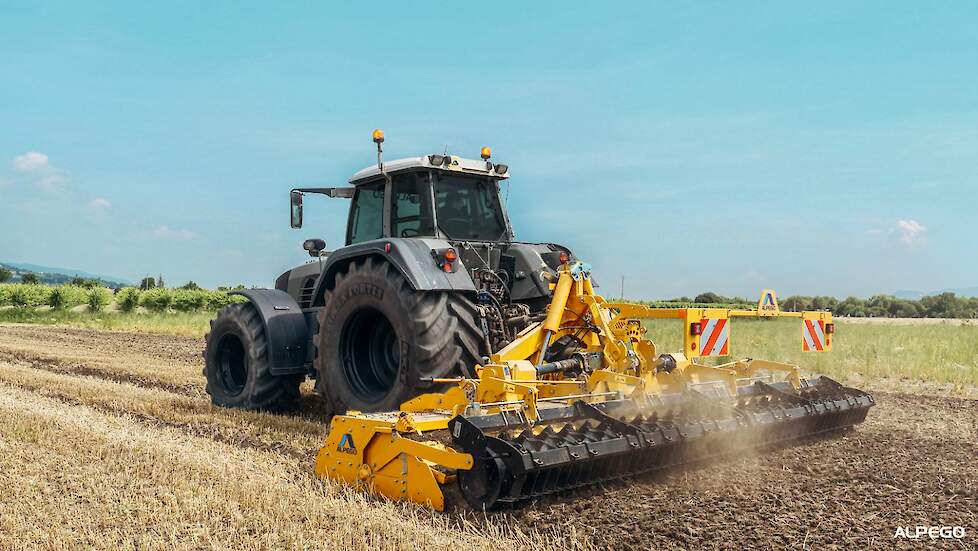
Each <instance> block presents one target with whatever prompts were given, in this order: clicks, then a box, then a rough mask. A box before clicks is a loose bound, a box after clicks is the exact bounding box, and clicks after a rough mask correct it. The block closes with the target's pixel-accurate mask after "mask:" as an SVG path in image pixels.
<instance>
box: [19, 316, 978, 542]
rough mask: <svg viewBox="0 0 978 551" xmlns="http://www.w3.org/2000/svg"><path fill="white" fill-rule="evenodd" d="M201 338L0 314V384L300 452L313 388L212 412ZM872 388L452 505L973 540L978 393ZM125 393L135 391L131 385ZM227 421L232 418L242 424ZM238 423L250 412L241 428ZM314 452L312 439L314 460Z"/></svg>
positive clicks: (497, 520) (700, 538)
mask: <svg viewBox="0 0 978 551" xmlns="http://www.w3.org/2000/svg"><path fill="white" fill-rule="evenodd" d="M202 346H203V343H202V340H201V339H191V338H186V337H169V336H162V335H149V334H141V333H140V334H136V333H123V332H104V331H94V330H87V329H71V328H64V327H50V326H29V325H0V383H3V384H8V385H13V386H16V387H18V388H20V389H26V390H28V391H31V392H37V393H41V394H44V396H45V398H56V399H58V400H61V401H63V402H64V403H66V404H74V403H83V404H88V405H91V406H92V407H95V408H97V409H100V410H101V409H105V410H106V411H108V412H112V413H118V412H119V410H120V409H122V410H126V409H127V408H129V409H132V410H133V411H131V417H132V418H133V419H135V420H136V421H137V422H142V423H146V424H153V423H156V424H161V423H162V424H165V425H166V426H167V427H169V428H178V429H180V430H184V431H185V432H187V433H189V434H193V435H195V436H201V435H203V436H207V437H211V438H213V439H215V440H217V441H219V442H225V443H226V442H232V443H235V444H236V445H239V446H243V447H255V448H259V449H263V450H267V449H269V446H271V447H272V448H274V443H270V441H269V439H270V438H272V439H273V438H278V437H280V436H281V435H282V434H286V435H287V436H289V437H290V438H292V436H293V435H294V438H292V440H293V442H292V443H291V444H289V443H283V444H282V445H283V447H284V449H283V450H282V451H283V452H284V451H287V452H288V453H285V457H286V458H287V460H288V461H295V462H296V463H301V462H302V461H303V458H302V453H299V452H301V450H304V449H310V448H309V446H310V443H311V442H314V441H315V438H316V436H315V435H314V434H310V433H311V432H314V431H315V429H314V426H315V425H313V428H312V429H310V421H315V420H316V419H317V415H319V411H320V410H319V409H318V408H317V406H316V404H317V399H316V398H315V397H313V396H304V399H303V407H302V411H300V412H299V415H298V417H296V418H295V420H294V422H292V421H289V422H288V423H286V422H285V421H286V420H285V419H283V420H282V421H283V422H282V423H278V422H276V421H275V420H274V419H268V418H266V417H261V416H242V417H240V418H239V417H231V418H228V416H227V415H223V414H222V413H221V412H220V411H219V412H216V413H215V412H212V411H210V410H209V409H208V407H207V402H208V399H207V395H206V393H205V392H204V391H203V378H202V377H201V375H200V372H201V367H202V364H201V358H200V351H201V347H202ZM26 369H30V370H36V373H37V377H38V378H39V379H40V378H41V377H42V376H44V377H63V378H66V382H65V383H64V384H63V385H61V387H59V389H47V388H45V387H44V385H42V384H40V383H37V382H36V381H35V382H34V383H29V382H28V381H26V380H25V375H24V373H31V372H34V371H25V370H26ZM52 374H54V375H52ZM76 377H77V378H85V380H88V378H95V379H98V380H105V381H113V382H116V383H122V384H125V385H135V386H136V387H139V388H141V389H147V390H146V392H147V393H153V394H146V396H152V397H154V399H156V400H157V401H159V400H163V398H160V396H162V397H164V398H165V397H166V396H169V395H171V394H172V396H173V398H172V400H173V404H175V405H174V406H173V407H174V410H175V411H176V413H172V414H170V413H167V412H166V410H165V409H162V408H165V407H169V406H167V405H166V404H168V403H169V402H166V403H165V404H164V405H161V406H159V408H161V409H152V408H149V407H148V406H147V409H145V410H140V409H139V408H137V407H135V406H134V405H126V404H127V402H125V401H124V400H123V401H119V400H116V401H112V400H110V399H109V397H92V396H90V395H88V394H85V393H84V392H83V391H82V390H83V388H82V385H80V384H79V385H78V386H77V389H78V390H74V389H75V387H74V386H72V384H71V383H72V381H74V379H71V378H76ZM79 380H81V379H79ZM137 390H138V389H137ZM72 393H77V395H73V394H72ZM874 396H875V397H876V399H877V402H878V404H877V406H876V407H874V408H873V409H872V410H871V411H870V414H869V418H868V419H867V421H866V422H865V423H864V424H862V425H860V426H858V427H857V428H856V429H855V430H852V431H848V432H845V433H841V434H837V435H833V436H829V437H820V438H814V439H809V440H806V441H802V442H798V443H795V444H793V445H786V446H779V447H775V448H771V449H765V450H758V451H756V452H754V453H750V454H746V455H745V454H740V455H738V456H735V457H723V458H719V459H717V460H714V461H711V462H709V463H706V464H700V465H698V466H696V467H694V468H688V469H685V470H681V471H672V472H665V473H659V474H656V475H650V476H645V477H639V478H633V479H627V480H622V481H618V482H615V483H610V484H605V485H602V486H598V487H592V488H590V489H586V490H581V491H576V492H571V493H567V494H562V495H557V496H553V497H548V498H546V499H543V500H539V501H536V502H532V503H529V504H527V505H526V506H523V507H521V508H519V509H515V510H511V511H503V512H499V513H491V514H489V515H476V514H473V513H468V514H466V515H462V516H458V517H456V518H457V520H458V521H459V522H458V524H459V525H465V524H468V525H469V526H471V525H473V524H474V525H476V526H484V527H487V526H492V527H493V531H494V532H495V531H498V530H499V529H500V528H503V529H505V531H509V532H513V533H527V532H530V533H537V534H543V535H547V534H560V535H562V536H563V538H562V543H563V545H561V543H560V541H558V542H557V543H556V544H553V542H551V543H552V545H553V546H556V547H561V546H564V545H567V544H568V542H574V541H580V542H581V543H584V544H585V545H593V546H595V547H599V548H614V549H647V548H690V547H706V548H744V547H747V548H758V547H760V548H778V549H780V548H785V547H812V548H825V547H829V548H833V547H834V548H841V549H851V548H865V547H873V546H881V547H892V546H907V547H922V546H928V547H930V546H934V545H940V546H947V547H960V548H975V546H976V545H978V493H976V487H978V401H976V400H971V399H962V398H953V397H940V396H922V395H909V394H899V393H883V392H876V393H875V394H874ZM132 399H133V400H138V396H137V394H136V393H134V394H133V398H132ZM198 402H200V403H198ZM133 403H135V402H133ZM160 403H161V404H163V402H160ZM120 404H121V405H120ZM198 410H200V411H198ZM185 418H186V419H192V421H185V420H184V419H185ZM234 422H240V423H242V428H241V431H240V434H238V433H237V432H236V430H237V429H236V428H235V425H234V424H233V423H234ZM246 423H250V424H251V428H250V429H249V430H247V431H246V430H245V428H244V426H243V425H244V424H246ZM266 425H267V426H266ZM249 431H250V432H249ZM289 431H291V432H289ZM275 435H279V436H275ZM0 436H2V429H0ZM312 463H313V456H312V452H310V454H309V457H308V468H309V470H310V471H311V470H312ZM0 510H2V503H0ZM916 526H960V527H963V528H964V530H965V537H964V538H963V539H956V540H938V541H932V540H930V539H929V538H926V537H925V539H924V540H923V541H921V540H907V539H902V538H896V537H894V534H895V532H896V531H897V529H898V527H905V528H909V529H910V530H911V532H913V530H914V529H915V527H916Z"/></svg>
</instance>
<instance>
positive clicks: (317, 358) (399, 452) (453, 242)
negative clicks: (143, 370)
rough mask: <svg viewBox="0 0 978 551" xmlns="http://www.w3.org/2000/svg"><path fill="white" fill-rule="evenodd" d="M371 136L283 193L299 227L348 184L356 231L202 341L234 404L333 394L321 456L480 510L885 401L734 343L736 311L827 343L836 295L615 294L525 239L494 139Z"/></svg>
mask: <svg viewBox="0 0 978 551" xmlns="http://www.w3.org/2000/svg"><path fill="white" fill-rule="evenodd" d="M373 139H374V142H375V143H376V146H377V164H376V166H372V167H369V168H367V169H364V170H361V171H360V172H357V173H356V174H354V175H353V177H352V178H351V179H350V183H351V184H352V185H351V186H348V187H333V188H300V189H294V190H292V192H291V194H290V208H291V225H292V227H293V228H300V227H302V222H303V198H304V197H305V196H308V195H314V194H318V195H325V196H328V197H332V198H344V199H350V200H351V204H350V213H349V218H348V220H347V229H346V245H345V246H344V247H342V248H339V249H336V250H334V251H331V252H328V251H326V244H325V243H324V242H323V241H322V240H320V239H309V240H306V241H305V242H304V244H303V248H304V249H305V250H306V251H308V253H309V254H310V256H312V258H313V260H311V261H309V262H308V263H306V264H303V265H301V266H298V267H296V268H293V269H291V270H289V271H287V272H285V273H284V274H282V275H281V276H280V277H279V278H278V279H277V280H276V283H275V288H274V289H251V290H244V291H240V292H239V294H241V295H244V296H245V297H246V299H247V301H246V302H244V303H239V304H234V305H232V306H230V307H228V308H225V309H224V310H221V311H220V312H219V313H218V315H217V318H216V319H215V320H214V321H213V322H212V323H211V331H210V333H209V334H208V336H207V348H206V350H205V352H204V356H205V364H206V365H205V369H204V373H205V375H206V377H207V391H208V392H209V393H210V395H211V397H212V399H213V401H214V403H215V404H218V405H221V406H227V407H238V408H246V409H263V410H283V409H287V408H289V407H290V406H291V405H293V404H294V403H295V402H296V400H297V399H298V397H299V385H300V384H301V383H302V382H303V381H304V380H305V379H306V378H307V377H312V378H314V379H315V381H316V385H315V388H316V391H317V393H318V394H320V395H322V396H323V397H324V399H325V401H326V404H327V406H328V410H329V412H330V414H331V415H330V417H331V419H330V425H329V430H328V432H327V434H326V437H325V442H324V444H323V447H322V448H321V449H320V451H319V454H318V456H317V458H316V473H317V474H318V475H320V476H322V477H325V478H330V479H333V480H337V481H342V482H344V483H347V484H350V485H353V486H356V487H360V488H362V489H364V490H366V491H371V492H375V493H378V494H382V495H384V496H387V497H389V498H392V499H398V500H408V501H414V502H417V503H420V504H424V505H427V506H430V507H433V508H435V509H438V510H444V509H445V508H446V507H447V506H448V505H449V504H448V503H446V494H448V495H456V494H460V495H461V498H462V500H463V501H464V503H465V504H467V505H468V506H469V507H470V508H472V509H475V510H487V509H492V508H496V507H499V506H502V505H505V504H517V503H522V502H526V501H528V500H532V499H533V498H536V497H538V496H542V495H547V494H551V493H555V492H560V491H564V490H568V489H573V488H577V487H580V486H584V485H588V484H593V483H596V482H601V481H604V480H608V479H612V478H619V477H623V476H629V475H634V474H639V473H644V472H648V471H652V470H656V469H662V468H667V467H673V466H677V465H682V464H686V463H690V462H697V461H701V460H703V459H706V458H709V457H713V456H717V455H722V454H730V453H737V452H738V451H739V450H742V449H745V448H747V447H757V446H763V445H767V444H770V443H773V442H782V441H788V440H792V439H797V438H801V437H806V436H811V435H815V434H821V433H827V432H833V431H838V430H844V429H848V428H850V427H852V426H854V425H856V424H858V423H860V422H862V421H863V420H864V419H865V418H866V415H867V413H868V411H869V408H870V407H872V406H873V404H874V401H873V398H872V397H871V396H870V395H869V394H867V393H865V392H863V391H861V390H858V389H854V388H849V387H845V386H843V385H841V384H839V383H838V382H836V381H833V380H832V379H829V378H827V377H818V378H815V379H808V378H805V377H803V376H802V374H801V370H800V368H799V367H798V366H796V365H791V364H786V363H781V362H777V361H770V360H760V359H750V358H747V359H739V360H730V359H729V356H730V334H731V329H730V322H731V320H732V319H734V318H737V317H755V318H772V317H793V318H799V319H800V321H801V337H802V338H801V339H800V341H801V346H802V349H803V350H805V351H810V352H816V353H818V352H827V351H830V350H831V349H832V342H833V340H834V338H835V323H834V322H833V319H832V314H831V313H830V312H825V311H813V312H783V311H781V310H780V309H779V308H778V304H777V298H776V295H775V293H774V292H773V291H771V290H764V291H762V292H761V298H760V300H759V301H758V304H757V308H756V309H744V310H737V309H728V308H703V307H691V308H651V307H647V306H642V305H637V304H629V303H614V302H609V301H607V300H605V299H604V298H603V297H601V296H600V295H598V294H597V293H596V292H595V287H596V285H595V284H594V282H593V280H592V278H591V267H590V266H589V265H588V264H586V263H584V262H582V261H581V260H580V259H579V258H577V257H576V256H575V255H574V253H573V252H572V251H571V250H570V249H568V248H567V247H565V246H563V245H558V244H555V243H523V242H519V241H516V239H515V235H514V233H513V229H512V227H511V226H510V222H509V218H508V217H507V215H506V210H505V208H504V204H503V201H502V198H501V196H500V182H501V181H503V180H505V179H507V178H508V177H509V168H508V167H507V166H506V165H504V164H498V163H494V162H492V160H491V152H490V150H489V148H483V150H482V152H481V157H482V159H481V160H470V159H463V158H460V157H456V156H453V155H436V154H435V155H427V156H423V157H415V158H408V159H400V160H396V161H391V162H388V163H385V162H384V161H383V157H382V143H383V141H384V136H383V133H382V132H380V131H379V130H376V131H374V135H373ZM653 318H669V319H676V320H679V321H680V324H679V327H681V329H682V332H683V339H682V342H683V345H682V346H683V349H682V350H674V351H668V352H660V351H659V350H657V348H656V346H655V344H654V343H653V342H652V341H651V340H649V339H648V338H646V336H645V333H646V331H647V329H646V327H645V326H644V325H643V324H642V323H641V320H642V319H653ZM703 359H705V360H713V361H712V363H708V362H706V361H703ZM698 360H699V361H698ZM447 485H454V486H456V487H457V492H445V491H443V488H445V487H446V486H447Z"/></svg>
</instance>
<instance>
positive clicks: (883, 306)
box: [629, 293, 978, 318]
mask: <svg viewBox="0 0 978 551" xmlns="http://www.w3.org/2000/svg"><path fill="white" fill-rule="evenodd" d="M629 302H638V303H639V304H646V305H649V306H653V307H656V308H693V307H696V306H700V307H703V306H709V307H714V308H749V307H753V306H754V305H756V304H757V302H756V301H748V300H746V299H743V298H741V297H733V298H730V297H725V296H721V295H718V294H716V293H702V294H700V295H697V296H696V297H695V298H692V299H691V298H689V297H680V298H677V299H672V300H655V301H629ZM780 306H781V309H782V310H786V311H789V312H801V311H802V310H829V311H830V312H832V313H833V314H835V315H837V316H850V317H854V318H976V317H978V297H959V296H957V295H955V294H954V293H941V294H939V295H932V296H926V297H923V298H921V299H919V300H907V299H901V298H896V297H894V296H890V295H874V296H872V297H870V298H868V299H862V298H858V297H849V298H846V299H844V300H839V299H837V298H835V297H829V296H816V297H808V296H798V295H792V296H789V297H786V298H782V299H781V302H780Z"/></svg>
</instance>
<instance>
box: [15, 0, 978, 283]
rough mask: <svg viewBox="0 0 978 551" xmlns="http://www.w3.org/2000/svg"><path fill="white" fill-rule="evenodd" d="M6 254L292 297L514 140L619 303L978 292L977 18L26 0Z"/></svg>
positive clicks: (689, 7)
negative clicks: (440, 184) (379, 183)
mask: <svg viewBox="0 0 978 551" xmlns="http://www.w3.org/2000/svg"><path fill="white" fill-rule="evenodd" d="M0 13H2V14H3V15H2V17H0V262H30V263H35V264H43V265H49V266H59V267H70V268H75V269H79V270H84V271H88V272H94V273H102V274H110V275H115V276H120V277H125V278H128V279H130V280H138V279H139V278H140V277H142V276H144V275H157V274H163V275H164V277H165V278H166V281H167V283H168V284H170V285H177V284H181V283H183V282H186V281H188V280H194V281H196V282H197V283H199V284H201V285H205V286H209V287H215V286H217V285H224V284H236V283H244V284H246V285H260V286H271V285H272V284H273V282H274V279H275V277H276V276H278V275H279V274H280V273H281V272H283V271H285V270H286V269H288V268H289V267H290V266H293V265H297V264H300V263H302V262H304V261H306V260H308V256H307V255H306V253H305V252H304V251H303V250H302V248H301V244H302V241H303V239H306V238H309V237H322V238H324V239H325V240H326V241H327V244H328V246H329V248H331V249H332V248H335V247H339V246H342V244H343V240H344V232H345V219H346V213H347V208H348V202H347V201H346V200H342V199H326V198H311V199H310V200H309V201H308V202H307V204H306V212H305V218H306V226H305V227H304V228H303V229H301V230H293V229H291V228H290V227H289V224H288V208H287V196H288V191H289V190H290V189H291V188H292V187H296V186H311V185H317V186H331V185H343V184H344V183H345V182H346V181H347V179H348V178H349V176H350V175H351V174H352V173H353V172H355V171H356V170H358V169H360V168H363V167H365V166H368V165H370V164H372V163H373V162H374V161H375V157H374V155H375V150H374V146H373V143H372V142H371V141H370V133H371V131H372V130H373V129H374V128H382V129H383V130H384V131H385V133H386V136H387V141H386V143H385V156H386V158H388V159H394V158H398V157H406V156H416V155H422V154H427V153H434V152H438V153H440V152H442V151H444V150H445V149H446V147H447V149H448V151H449V152H450V153H452V154H456V155H460V156H464V157H472V158H477V156H478V153H479V148H480V147H481V146H483V145H489V146H491V147H492V148H493V158H494V160H496V161H497V162H502V163H506V164H508V165H509V166H510V167H511V169H510V171H511V180H510V183H509V186H508V187H509V189H508V190H506V189H505V186H504V193H507V195H508V203H509V207H510V211H511V219H512V222H513V224H514V226H515V229H516V234H517V238H519V239H521V240H526V241H550V242H558V243H561V244H564V245H567V246H568V247H570V248H571V249H572V250H574V252H575V253H576V255H577V256H579V257H581V258H583V259H584V260H586V261H588V262H590V263H591V264H592V265H593V266H594V269H595V272H594V273H595V277H596V279H597V280H598V282H599V283H602V284H603V288H602V291H603V292H604V293H605V294H606V295H610V296H617V295H618V294H619V293H620V292H621V289H620V285H621V278H622V277H624V294H625V295H626V296H627V297H631V298H668V297H676V296H681V295H695V294H697V293H700V292H703V291H707V290H710V291H714V292H718V293H721V294H726V295H740V296H755V295H756V294H757V293H758V291H759V290H760V289H761V288H764V287H771V288H774V289H777V290H778V291H779V292H780V293H781V294H783V295H786V294H796V293H797V294H809V295H811V294H830V295H835V296H840V297H842V296H848V295H856V296H869V295H872V294H876V293H880V292H884V293H890V292H893V291H896V290H902V289H912V290H920V291H925V292H926V291H932V290H936V289H941V288H946V287H968V286H975V285H978V275H976V274H978V245H976V239H975V237H974V235H975V234H976V233H978V220H976V217H975V214H974V212H975V204H976V202H978V4H974V3H969V2H961V3H955V2H941V3H931V4H925V3H920V2H906V3H904V2H860V3H853V2H817V3H810V4H809V5H802V4H800V3H785V2H770V3H764V2H757V3H750V6H749V7H747V6H744V5H735V4H734V3H719V2H718V3H713V2H695V3H693V2H690V3H675V2H625V3H612V2H600V3H598V2H594V3H591V2H581V3H569V2H534V3H526V2H492V3H472V4H470V5H466V4H462V3H449V2H444V3H429V2H397V3H394V2H390V3H387V2H372V3H354V2H350V3H323V2H309V3H303V2H280V3H258V2H253V3H247V2H218V1H215V2H206V3H201V2H166V3H145V2H143V3H132V2H118V3H110V2H99V3H87V2H86V3H78V2H63V3H44V2H31V3H26V2H7V1H5V0H4V1H0Z"/></svg>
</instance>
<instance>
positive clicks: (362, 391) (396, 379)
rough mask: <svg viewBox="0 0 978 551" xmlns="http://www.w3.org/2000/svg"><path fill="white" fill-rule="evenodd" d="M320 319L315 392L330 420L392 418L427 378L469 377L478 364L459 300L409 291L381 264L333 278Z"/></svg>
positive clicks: (426, 387)
mask: <svg viewBox="0 0 978 551" xmlns="http://www.w3.org/2000/svg"><path fill="white" fill-rule="evenodd" d="M324 298H325V304H326V306H325V307H324V308H323V310H322V311H321V312H320V318H319V335H318V337H317V338H316V339H317V342H316V344H317V347H318V355H317V357H316V369H317V371H318V372H319V378H318V382H317V388H318V390H319V391H320V393H322V394H324V395H325V396H326V397H327V399H328V401H329V404H328V405H329V408H330V410H331V411H332V413H334V414H342V413H344V412H345V411H347V410H358V411H392V410H396V409H398V407H399V406H400V405H401V403H402V402H404V401H406V400H409V399H411V398H413V397H414V396H417V395H418V394H421V393H422V392H425V391H434V389H432V388H431V387H432V384H431V383H425V382H423V381H422V379H424V378H429V377H454V376H459V375H464V376H472V375H473V373H474V368H475V365H476V364H478V363H480V361H481V354H482V352H483V350H482V342H483V337H482V330H481V325H480V323H479V317H478V316H479V314H478V309H477V307H476V305H475V304H473V303H472V301H471V300H469V299H468V298H467V297H465V296H464V295H462V294H460V293H453V292H445V291H415V290H414V289H412V288H411V286H410V285H409V284H408V282H407V281H406V280H405V278H404V276H402V275H401V273H400V272H399V271H397V269H396V268H394V267H393V266H391V265H390V264H389V263H387V262H386V261H383V260H380V259H375V258H367V259H363V260H357V261H354V262H352V263H350V265H349V266H348V267H347V269H346V270H345V271H343V272H341V273H339V274H337V275H336V280H335V283H334V285H333V288H332V289H329V290H328V291H327V292H326V296H325V297H324Z"/></svg>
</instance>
